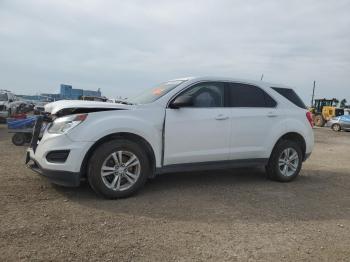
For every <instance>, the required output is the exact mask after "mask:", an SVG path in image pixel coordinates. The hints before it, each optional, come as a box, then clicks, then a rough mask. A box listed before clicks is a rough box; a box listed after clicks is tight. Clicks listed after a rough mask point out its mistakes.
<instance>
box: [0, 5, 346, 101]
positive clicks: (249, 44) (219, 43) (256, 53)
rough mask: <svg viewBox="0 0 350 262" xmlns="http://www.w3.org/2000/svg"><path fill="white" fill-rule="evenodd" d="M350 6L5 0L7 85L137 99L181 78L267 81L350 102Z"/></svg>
mask: <svg viewBox="0 0 350 262" xmlns="http://www.w3.org/2000/svg"><path fill="white" fill-rule="evenodd" d="M349 10H350V1H349V0H348V1H344V0H338V1H331V0H323V1H316V0H304V1H298V0H296V1H277V0H266V1H257V0H248V1H232V0H227V1H226V0H223V1H218V0H217V1H208V0H202V1H191V0H187V1H140V0H138V1H97V0H95V1H93V0H92V1H69V0H60V1H44V0H43V1H33V0H27V1H24V0H23V1H18V0H0V76H1V77H0V89H1V88H5V89H10V90H13V91H14V92H16V93H23V94H34V93H40V92H57V91H58V88H59V84H60V83H66V84H72V85H73V87H75V88H85V89H97V88H101V89H102V92H103V94H104V95H107V96H110V97H117V96H119V95H121V96H132V95H134V94H136V93H138V92H139V91H141V90H142V89H144V88H147V87H150V86H152V85H154V84H156V83H159V82H162V81H164V80H167V79H173V78H177V77H182V76H192V75H195V76H201V75H216V76H230V77H237V78H247V79H252V80H256V79H260V76H261V74H262V73H264V79H265V80H266V81H269V82H276V83H282V84H285V85H290V86H292V87H295V89H296V91H297V92H298V93H299V94H300V95H301V97H302V98H303V99H304V100H305V102H307V103H309V101H310V99H311V93H312V83H313V80H316V81H317V89H316V96H317V97H336V98H339V99H342V98H347V100H348V101H349V102H350V15H349Z"/></svg>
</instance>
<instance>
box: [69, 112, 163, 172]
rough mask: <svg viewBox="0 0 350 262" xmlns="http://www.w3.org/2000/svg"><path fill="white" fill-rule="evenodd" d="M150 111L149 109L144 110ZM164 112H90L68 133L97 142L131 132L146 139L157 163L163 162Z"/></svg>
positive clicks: (75, 138)
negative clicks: (109, 136) (112, 135)
mask: <svg viewBox="0 0 350 262" xmlns="http://www.w3.org/2000/svg"><path fill="white" fill-rule="evenodd" d="M144 111H148V110H144ZM163 121H164V112H163V114H162V113H161V112H160V111H159V110H158V112H157V111H155V110H152V112H147V113H146V114H145V112H141V111H139V112H136V110H133V111H131V110H130V111H129V110H118V111H106V112H97V113H91V114H89V116H88V118H87V120H86V121H85V122H83V123H82V124H80V125H78V126H77V127H76V128H74V129H72V130H71V132H69V133H68V134H67V135H68V136H69V137H70V139H72V140H73V141H85V142H96V141H98V140H100V139H101V138H103V137H105V136H108V135H111V134H116V133H131V134H135V135H138V136H140V137H142V138H143V139H145V140H146V141H147V142H148V143H149V144H150V145H151V147H152V149H153V151H154V154H155V158H156V165H157V166H159V165H160V162H161V152H162V128H163Z"/></svg>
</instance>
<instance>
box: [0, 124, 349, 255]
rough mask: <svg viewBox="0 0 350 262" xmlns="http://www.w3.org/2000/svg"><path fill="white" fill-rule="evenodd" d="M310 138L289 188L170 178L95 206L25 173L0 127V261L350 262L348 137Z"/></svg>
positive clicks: (246, 177) (260, 181)
mask: <svg viewBox="0 0 350 262" xmlns="http://www.w3.org/2000/svg"><path fill="white" fill-rule="evenodd" d="M315 135H316V146H315V150H314V152H313V154H312V156H311V158H310V160H308V161H307V162H305V163H304V168H303V169H302V172H301V176H300V177H299V178H298V179H297V180H296V181H294V182H292V183H286V184H283V183H277V182H271V181H269V180H267V179H266V178H265V176H264V172H263V171H262V170H260V169H236V170H225V171H214V172H213V171H211V172H201V173H179V174H168V175H163V176H160V177H158V178H156V179H155V180H154V181H151V182H148V183H147V184H146V186H145V188H144V189H143V190H141V192H140V193H139V194H137V195H135V196H134V197H131V198H128V199H122V200H104V199H101V198H98V197H97V196H96V195H95V194H94V192H93V191H92V190H91V189H90V188H89V186H88V185H87V184H86V183H85V184H83V185H82V186H81V187H80V188H76V189H71V188H63V187H59V186H55V185H52V184H50V183H49V182H48V181H47V180H46V179H45V178H43V177H40V176H38V175H36V174H34V173H33V172H32V171H30V170H28V169H27V168H26V167H25V165H24V158H25V154H24V152H25V149H26V148H25V147H16V146H14V145H12V144H11V141H10V136H9V135H8V134H7V130H6V129H5V126H3V125H0V149H1V150H0V154H1V157H0V188H1V189H0V197H1V202H0V221H1V223H0V260H1V261H21V260H25V261H41V260H45V261H48V260H51V261H58V260H60V261H62V260H65V261H70V260H71V261H83V260H84V261H85V260H91V261H101V260H104V261H255V260H259V261H349V257H350V161H349V154H350V133H345V132H340V133H335V132H333V131H330V130H328V129H315Z"/></svg>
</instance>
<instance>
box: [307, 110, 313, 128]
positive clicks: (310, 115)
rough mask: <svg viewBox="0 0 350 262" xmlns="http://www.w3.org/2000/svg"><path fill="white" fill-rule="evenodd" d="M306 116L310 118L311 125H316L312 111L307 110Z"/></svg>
mask: <svg viewBox="0 0 350 262" xmlns="http://www.w3.org/2000/svg"><path fill="white" fill-rule="evenodd" d="M306 118H307V120H309V123H310V125H311V127H314V121H313V120H312V114H311V112H309V111H308V112H306Z"/></svg>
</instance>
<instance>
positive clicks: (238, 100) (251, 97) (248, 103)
mask: <svg viewBox="0 0 350 262" xmlns="http://www.w3.org/2000/svg"><path fill="white" fill-rule="evenodd" d="M229 94H230V95H229V106H231V107H275V106H276V104H277V103H276V101H275V100H273V98H272V97H270V96H269V95H268V94H267V93H266V92H265V91H264V90H262V89H261V88H259V87H257V86H253V85H247V84H240V83H230V87H229Z"/></svg>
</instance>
